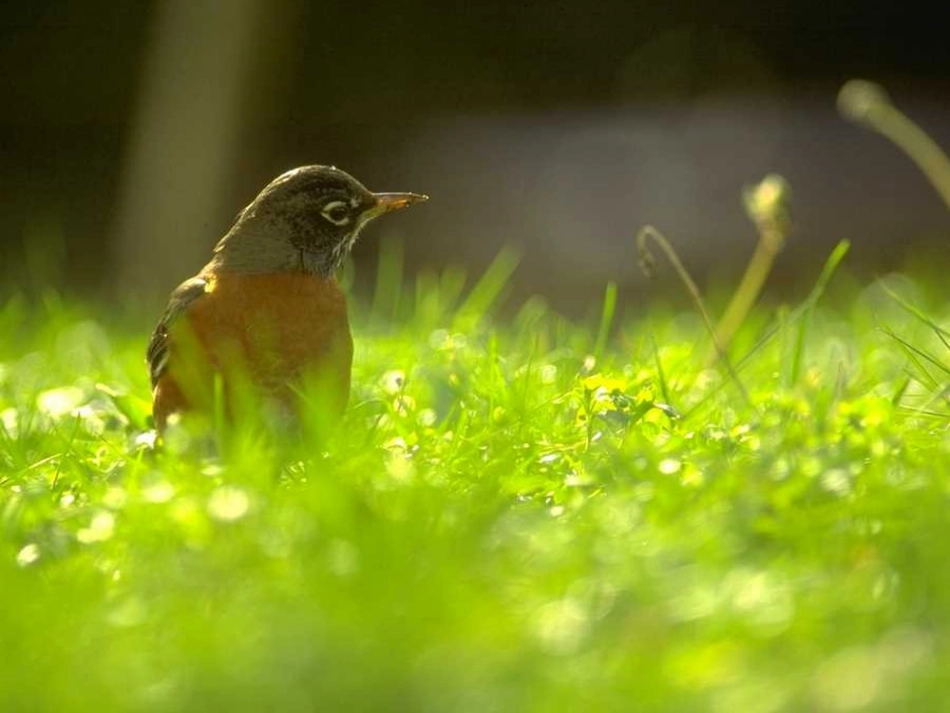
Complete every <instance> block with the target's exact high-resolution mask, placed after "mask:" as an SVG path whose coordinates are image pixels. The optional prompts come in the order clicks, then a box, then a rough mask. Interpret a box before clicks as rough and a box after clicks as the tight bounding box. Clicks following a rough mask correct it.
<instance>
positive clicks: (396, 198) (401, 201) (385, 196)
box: [366, 193, 429, 218]
mask: <svg viewBox="0 0 950 713" xmlns="http://www.w3.org/2000/svg"><path fill="white" fill-rule="evenodd" d="M373 197H374V198H375V199H376V205H374V206H373V207H372V208H370V209H369V210H368V211H366V214H367V217H369V218H375V217H376V216H378V215H382V214H383V213H389V212H390V211H394V210H402V209H403V208H408V207H409V206H411V205H412V204H413V203H422V202H423V201H427V200H429V196H424V195H422V194H420V193H374V194H373Z"/></svg>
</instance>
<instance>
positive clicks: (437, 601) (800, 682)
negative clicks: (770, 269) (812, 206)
mask: <svg viewBox="0 0 950 713" xmlns="http://www.w3.org/2000/svg"><path fill="white" fill-rule="evenodd" d="M842 256H843V253H842V254H841V255H837V257H835V258H834V260H832V261H830V262H829V266H830V267H829V268H828V271H826V274H825V275H823V276H822V278H821V280H820V282H819V284H818V286H817V287H816V289H815V291H814V292H813V293H812V295H811V296H810V297H808V298H807V299H804V301H803V302H802V304H801V305H800V306H797V307H796V306H794V305H793V306H792V307H793V309H780V310H778V311H773V310H770V309H769V308H767V307H763V306H760V307H757V308H754V309H753V312H752V314H751V316H750V318H749V319H748V320H747V321H746V324H745V326H743V327H742V328H741V329H739V330H738V332H737V333H736V334H735V337H734V338H733V340H732V343H731V346H730V354H731V355H732V357H733V358H732V363H733V365H734V369H735V374H736V378H737V379H739V380H741V384H742V389H744V391H745V392H746V393H747V395H748V402H746V401H745V400H744V399H743V398H741V397H740V394H739V391H738V389H737V386H736V384H735V383H733V379H732V377H730V376H729V374H728V371H726V370H725V368H724V366H723V365H720V366H719V367H716V368H710V366H709V365H708V362H707V360H706V358H707V357H708V354H709V350H710V346H711V343H710V341H709V337H708V334H707V331H706V329H705V328H704V326H703V323H702V321H701V320H700V319H699V318H698V317H697V316H696V315H695V314H693V313H686V314H679V313H674V312H669V311H667V310H664V309H663V308H661V307H656V308H653V309H651V310H647V311H646V313H645V314H643V315H641V316H640V317H639V318H638V319H636V320H631V319H628V320H626V321H624V322H622V323H620V324H616V323H614V322H615V319H616V317H615V310H616V304H617V301H618V298H617V292H616V288H615V287H613V286H608V288H607V290H606V293H605V299H604V308H603V310H602V314H601V315H600V316H599V317H598V318H597V319H594V320H592V321H591V322H590V323H589V324H576V323H572V322H569V321H567V320H565V319H562V318H560V317H558V316H557V315H556V314H553V313H552V312H551V311H549V310H548V309H547V308H545V307H544V305H543V304H542V303H540V302H538V301H530V302H529V303H527V304H525V305H524V306H523V307H522V308H521V309H520V311H518V312H517V314H516V315H515V316H514V317H513V318H512V319H510V320H508V321H506V322H505V323H501V322H498V321H495V320H493V319H492V317H491V312H492V309H493V306H494V305H495V304H496V303H497V301H498V296H499V294H500V292H501V287H502V285H503V284H504V281H505V280H506V278H507V276H508V275H509V274H510V271H511V269H512V268H513V265H514V261H513V258H512V257H511V256H510V255H505V256H503V257H502V258H501V259H500V260H499V262H498V263H496V265H495V267H494V268H493V269H492V270H491V271H489V274H488V275H487V276H486V278H484V279H483V280H482V281H481V282H480V283H478V284H477V285H476V286H474V288H473V289H468V290H465V289H463V287H462V286H463V280H462V279H461V276H460V275H459V274H458V273H447V274H446V275H443V276H440V277H428V278H423V279H421V280H420V281H419V286H418V288H417V289H416V290H415V292H409V291H404V290H400V289H399V288H398V283H399V282H400V281H401V280H398V279H397V280H394V279H392V278H391V277H388V278H387V277H386V276H385V275H384V274H383V273H381V285H382V286H383V287H382V289H383V290H384V291H385V295H386V296H385V299H378V300H377V303H376V305H375V307H374V308H370V306H369V305H366V306H360V307H358V308H356V309H355V310H354V311H355V312H356V313H357V314H358V315H363V316H362V318H359V317H358V318H357V323H356V327H355V332H356V336H357V355H356V364H355V371H354V385H355V392H354V394H353V397H352V399H351V408H350V410H349V412H348V414H347V417H346V420H345V423H343V424H342V425H341V427H340V428H339V429H338V430H337V431H336V432H335V434H334V435H333V436H332V437H331V438H330V439H329V440H328V441H327V442H326V443H325V444H324V446H322V447H320V448H307V447H306V446H305V447H303V448H301V446H300V444H291V445H288V444H287V443H281V442H279V441H277V440H275V439H273V438H269V437H268V436H267V434H265V433H260V432H253V433H245V434H244V437H242V438H236V439H231V440H228V441H226V442H225V443H224V444H223V446H222V454H221V455H220V456H214V455H209V452H208V451H207V450H204V449H202V448H201V447H200V444H195V443H191V442H189V440H188V437H187V434H184V433H178V434H172V437H171V438H170V439H169V443H168V444H167V446H166V447H165V448H159V449H156V448H154V447H153V446H152V443H151V440H150V438H149V437H148V422H147V413H148V402H147V396H148V387H147V380H146V374H145V369H144V365H143V361H142V352H143V348H144V343H145V339H146V337H147V334H146V333H147V329H148V327H149V326H150V325H149V324H148V321H149V320H148V319H147V318H141V317H133V316H130V317H126V318H120V317H117V316H115V314H113V313H111V312H109V311H107V310H98V309H95V308H92V307H83V306H82V305H76V304H75V303H72V302H67V301H64V300H61V299H60V298H57V297H56V296H55V295H48V296H47V297H46V298H45V300H42V301H40V302H38V303H28V302H27V301H26V300H24V299H22V298H15V299H12V300H8V301H7V302H5V303H4V305H3V307H2V309H0V424H2V425H0V526H2V536H0V582H2V585H0V641H2V651H3V655H4V663H3V665H2V667H0V709H2V710H4V711H19V710H23V711H26V710H29V711H44V710H45V711H86V710H103V711H112V710H141V711H209V710H242V711H243V710H247V711H259V710H280V711H311V710H413V711H511V710H524V711H548V710H550V711H554V710H558V711H560V710H623V711H628V710H667V711H685V710H688V711H751V712H753V713H755V712H758V711H761V712H763V713H764V712H766V711H800V710H818V711H855V710H915V711H923V710H941V709H943V707H944V701H945V698H946V691H947V689H948V686H950V674H948V671H950V652H948V648H947V645H946V637H947V634H948V633H950V568H948V567H947V566H946V562H947V561H948V559H950V518H948V516H947V506H948V492H950V437H948V428H950V404H948V390H950V386H948V384H950V367H948V365H950V346H948V336H947V331H946V325H947V324H948V320H950V304H947V303H946V302H945V301H944V302H943V303H941V302H939V301H935V300H932V299H930V298H928V297H927V295H926V294H925V290H923V289H922V288H921V287H920V286H918V285H915V284H913V283H912V282H910V281H909V280H907V279H906V278H901V277H896V276H894V277H890V278H888V279H887V280H883V281H881V282H879V283H876V284H874V285H872V286H869V287H866V288H863V289H857V288H855V289H853V290H851V293H850V294H845V293H847V292H848V291H847V290H845V291H843V292H842V291H838V292H839V293H840V294H836V295H835V296H834V298H833V299H832V298H831V297H828V296H822V295H821V291H822V290H823V289H824V286H825V285H826V284H827V283H828V281H829V279H831V280H833V279H834V278H833V277H832V275H831V272H833V270H834V267H835V266H836V264H837V263H836V262H835V260H840V258H841V257H842ZM621 297H622V295H621ZM941 325H942V326H941Z"/></svg>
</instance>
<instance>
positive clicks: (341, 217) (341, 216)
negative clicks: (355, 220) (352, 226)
mask: <svg viewBox="0 0 950 713" xmlns="http://www.w3.org/2000/svg"><path fill="white" fill-rule="evenodd" d="M320 214H321V215H322V216H323V217H324V218H326V219H327V220H329V221H330V222H331V223H333V224H334V225H346V224H347V223H349V222H350V207H349V206H348V205H347V204H346V203H345V202H344V201H331V202H330V203H327V204H326V205H325V206H323V210H321V211H320Z"/></svg>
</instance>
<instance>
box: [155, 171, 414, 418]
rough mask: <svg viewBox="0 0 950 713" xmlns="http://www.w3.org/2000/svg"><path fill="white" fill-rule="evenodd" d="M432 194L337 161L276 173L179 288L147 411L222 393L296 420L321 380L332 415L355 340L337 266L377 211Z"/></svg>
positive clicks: (191, 405)
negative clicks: (366, 181)
mask: <svg viewBox="0 0 950 713" xmlns="http://www.w3.org/2000/svg"><path fill="white" fill-rule="evenodd" d="M426 200H428V196H425V195H422V194H418V193H373V192H371V191H370V190H368V189H367V188H366V187H365V186H363V184H362V183H360V182H359V181H357V180H356V179H355V178H353V177H352V176H350V175H349V174H348V173H346V172H345V171H342V170H340V169H338V168H336V167H334V166H321V165H312V166H301V167H299V168H294V169H292V170H290V171H287V172H286V173H283V174H281V175H280V176H278V177H277V178H275V179H274V180H273V181H271V182H270V183H268V184H267V186H265V187H264V189H263V190H262V191H261V192H260V193H259V194H258V195H257V197H256V198H254V200H253V201H251V203H250V204H249V205H248V206H247V207H246V208H244V209H243V210H242V211H241V212H240V213H239V214H238V216H237V218H236V220H235V222H234V224H233V225H232V226H231V228H230V230H228V231H227V233H226V234H225V235H224V237H223V238H221V240H220V241H219V242H218V243H217V245H216V246H215V248H214V250H213V253H212V257H211V260H210V261H209V262H208V263H207V264H206V265H205V266H204V267H203V268H202V269H201V270H200V271H199V272H198V274H197V275H195V276H194V277H191V278H189V279H187V280H185V281H184V282H182V283H181V284H180V285H179V286H178V287H177V288H176V289H175V290H174V291H172V293H171V295H170V297H169V299H168V305H167V306H166V308H165V311H164V313H163V314H162V316H161V318H160V319H159V320H158V324H157V325H156V326H155V329H154V330H153V332H152V334H151V338H150V339H149V342H148V347H147V350H146V361H147V364H148V370H149V377H150V381H151V386H152V415H153V420H154V424H155V428H156V430H157V431H158V433H159V434H162V433H163V432H164V431H165V430H166V428H167V426H168V424H169V421H170V420H171V419H173V417H174V415H175V414H181V417H185V416H186V415H187V414H189V413H193V412H194V413H198V414H201V415H204V416H205V417H211V416H212V415H213V414H214V413H215V410H216V409H218V408H219V407H220V405H221V404H222V403H223V406H224V409H225V412H226V413H227V414H228V416H229V417H231V418H234V415H235V411H236V408H235V406H236V405H239V404H240V403H244V404H245V405H247V404H256V405H262V406H263V407H265V408H271V409H274V410H275V411H277V412H279V413H281V414H283V415H287V416H289V418H290V420H291V421H298V422H299V416H300V409H301V403H300V398H301V397H300V394H301V393H302V391H301V390H302V388H303V387H304V386H306V385H308V384H311V383H316V384H317V388H318V389H319V390H320V391H321V393H322V398H323V399H324V402H325V404H326V406H325V408H326V409H327V411H328V413H330V414H331V415H332V416H336V417H338V416H341V415H342V414H343V413H344V411H345V409H346V404H347V401H348V399H349V391H350V371H351V367H352V359H353V340H352V336H351V333H350V326H349V318H348V314H347V302H346V296H345V295H344V293H343V291H342V290H341V288H340V286H339V284H338V282H337V279H336V272H337V270H338V269H339V268H340V266H341V265H342V263H343V261H344V260H345V258H346V257H347V255H348V254H349V253H350V250H351V249H352V248H353V245H354V243H355V242H356V240H357V238H358V237H359V234H360V231H361V230H362V229H363V228H364V227H365V226H366V224H367V223H369V222H370V221H371V220H373V219H374V218H377V217H379V216H381V215H383V214H385V213H389V212H392V211H397V210H402V209H403V208H407V207H409V206H411V205H413V204H415V203H420V202H422V201H426Z"/></svg>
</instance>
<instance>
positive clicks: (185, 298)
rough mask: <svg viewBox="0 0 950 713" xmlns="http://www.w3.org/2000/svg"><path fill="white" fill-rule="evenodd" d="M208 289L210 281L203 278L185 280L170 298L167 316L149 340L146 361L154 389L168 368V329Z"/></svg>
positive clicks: (166, 310)
mask: <svg viewBox="0 0 950 713" xmlns="http://www.w3.org/2000/svg"><path fill="white" fill-rule="evenodd" d="M207 288H208V281H207V280H206V279H205V278H203V277H192V278H191V279H190V280H185V281H184V282H183V283H181V284H180V285H179V286H178V287H176V288H175V291H174V292H172V294H171V296H170V297H169V298H168V306H167V307H166V308H165V314H163V315H162V318H161V319H160V320H159V321H158V324H157V325H156V326H155V331H153V332H152V336H151V338H150V339H149V340H148V350H147V351H146V352H145V359H146V361H148V373H149V377H150V378H151V380H152V387H153V388H154V387H155V384H157V383H158V380H159V379H160V378H161V376H162V374H164V373H165V369H167V368H168V328H169V325H171V323H172V322H174V321H175V320H176V319H178V317H180V316H181V315H183V314H184V313H185V312H186V311H187V310H188V308H189V307H190V306H191V305H192V303H194V301H195V300H197V299H200V298H201V297H202V296H203V295H204V294H205V293H206V292H207Z"/></svg>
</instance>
